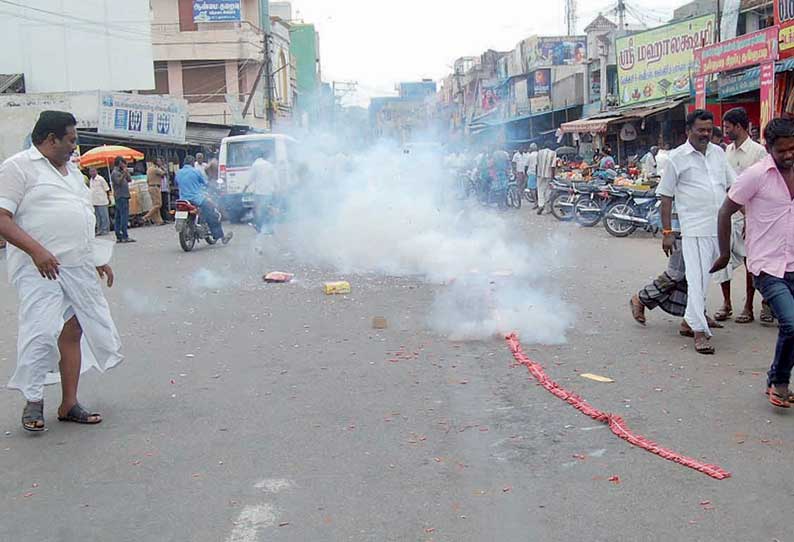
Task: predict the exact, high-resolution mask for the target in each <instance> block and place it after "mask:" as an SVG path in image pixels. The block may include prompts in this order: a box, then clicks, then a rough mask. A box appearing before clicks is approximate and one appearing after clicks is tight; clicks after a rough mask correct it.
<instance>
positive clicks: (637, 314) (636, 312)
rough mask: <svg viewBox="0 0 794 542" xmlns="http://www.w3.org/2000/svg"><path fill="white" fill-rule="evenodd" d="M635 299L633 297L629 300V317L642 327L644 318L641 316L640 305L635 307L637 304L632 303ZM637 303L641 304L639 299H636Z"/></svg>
mask: <svg viewBox="0 0 794 542" xmlns="http://www.w3.org/2000/svg"><path fill="white" fill-rule="evenodd" d="M635 299H636V298H635V297H632V298H631V299H629V308H630V309H631V316H632V318H634V321H635V322H637V323H638V324H640V325H642V326H644V325H645V323H646V321H645V316H643V314H642V308H641V306H642V305H640V306H637V304H636V303H634V300H635ZM637 303H640V304H641V303H642V302H641V301H640V300H639V299H637Z"/></svg>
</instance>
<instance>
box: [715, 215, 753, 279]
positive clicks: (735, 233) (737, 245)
mask: <svg viewBox="0 0 794 542" xmlns="http://www.w3.org/2000/svg"><path fill="white" fill-rule="evenodd" d="M746 257H747V251H746V249H745V247H744V215H743V214H742V213H736V214H734V215H733V217H732V218H731V261H730V262H729V263H728V267H726V268H725V269H722V270H720V271H717V272H716V273H714V280H715V281H716V282H718V283H719V284H722V283H723V282H728V281H729V280H731V279H732V278H733V272H734V271H735V270H736V269H738V268H740V267H741V266H743V265H744V259H745V258H746Z"/></svg>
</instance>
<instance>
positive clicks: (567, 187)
mask: <svg viewBox="0 0 794 542" xmlns="http://www.w3.org/2000/svg"><path fill="white" fill-rule="evenodd" d="M550 191H551V193H552V194H551V197H550V198H549V207H550V208H551V214H552V215H554V218H556V219H557V220H560V221H562V222H570V221H571V220H573V217H574V205H575V204H576V197H577V194H576V190H575V188H574V186H573V184H572V183H568V182H564V181H560V180H557V179H554V180H552V181H551V183H550Z"/></svg>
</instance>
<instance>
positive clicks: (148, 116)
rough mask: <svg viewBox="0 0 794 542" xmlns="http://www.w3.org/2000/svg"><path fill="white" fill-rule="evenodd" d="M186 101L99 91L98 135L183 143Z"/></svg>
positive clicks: (185, 126) (185, 123) (185, 124)
mask: <svg viewBox="0 0 794 542" xmlns="http://www.w3.org/2000/svg"><path fill="white" fill-rule="evenodd" d="M186 128H187V101H185V100H181V99H178V98H170V97H164V96H147V95H142V94H124V93H116V92H100V93H99V127H98V130H97V131H98V133H99V134H101V135H110V136H120V137H128V138H130V139H141V140H145V141H162V142H166V143H181V144H184V143H185V130H186Z"/></svg>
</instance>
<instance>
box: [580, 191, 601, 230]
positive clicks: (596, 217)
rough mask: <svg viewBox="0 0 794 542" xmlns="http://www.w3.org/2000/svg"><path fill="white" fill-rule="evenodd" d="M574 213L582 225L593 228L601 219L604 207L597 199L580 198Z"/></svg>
mask: <svg viewBox="0 0 794 542" xmlns="http://www.w3.org/2000/svg"><path fill="white" fill-rule="evenodd" d="M573 214H574V217H575V218H576V222H578V223H579V224H580V225H581V226H584V227H585V228H592V227H593V226H595V225H596V224H598V223H599V222H600V221H601V217H602V216H603V209H601V206H600V205H599V204H598V202H597V201H596V200H592V199H590V198H579V199H577V200H576V205H574V207H573Z"/></svg>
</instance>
